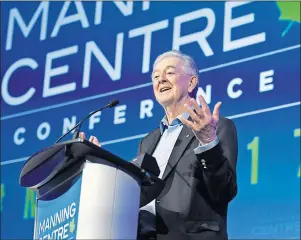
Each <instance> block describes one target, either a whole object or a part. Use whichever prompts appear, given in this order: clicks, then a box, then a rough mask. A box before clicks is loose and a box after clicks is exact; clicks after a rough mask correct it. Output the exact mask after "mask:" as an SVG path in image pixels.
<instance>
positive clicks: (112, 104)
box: [109, 99, 119, 108]
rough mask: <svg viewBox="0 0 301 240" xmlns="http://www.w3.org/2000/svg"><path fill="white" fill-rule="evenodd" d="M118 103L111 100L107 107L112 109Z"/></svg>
mask: <svg viewBox="0 0 301 240" xmlns="http://www.w3.org/2000/svg"><path fill="white" fill-rule="evenodd" d="M118 103H119V101H118V100H116V99H115V100H112V101H111V102H109V107H110V108H112V107H115V106H116V105H117V104H118Z"/></svg>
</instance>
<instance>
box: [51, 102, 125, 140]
mask: <svg viewBox="0 0 301 240" xmlns="http://www.w3.org/2000/svg"><path fill="white" fill-rule="evenodd" d="M118 103H119V101H118V100H116V99H115V100H112V101H110V102H109V103H108V104H107V105H105V106H104V107H102V108H99V109H97V110H95V111H93V112H91V113H90V114H89V115H88V116H86V117H85V118H84V119H83V120H81V121H80V122H78V123H77V124H76V125H75V126H74V127H73V128H71V129H70V130H69V131H68V132H66V133H65V134H63V135H62V136H61V137H60V138H59V139H58V140H56V142H55V143H58V142H59V141H61V140H62V138H64V137H65V136H66V135H67V134H69V133H70V132H71V131H73V130H74V129H75V128H76V130H75V132H74V134H73V137H72V139H75V138H78V136H79V133H80V127H81V125H82V123H83V122H84V121H86V120H87V119H88V118H90V117H91V116H92V115H93V114H95V113H97V112H101V111H102V110H104V109H105V108H112V107H115V106H116V105H117V104H118Z"/></svg>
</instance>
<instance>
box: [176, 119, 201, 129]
mask: <svg viewBox="0 0 301 240" xmlns="http://www.w3.org/2000/svg"><path fill="white" fill-rule="evenodd" d="M179 119H180V120H181V122H182V123H183V124H185V125H186V126H187V127H189V128H191V129H193V130H195V131H196V130H197V126H196V124H195V123H193V122H191V121H189V120H187V119H185V118H183V117H179Z"/></svg>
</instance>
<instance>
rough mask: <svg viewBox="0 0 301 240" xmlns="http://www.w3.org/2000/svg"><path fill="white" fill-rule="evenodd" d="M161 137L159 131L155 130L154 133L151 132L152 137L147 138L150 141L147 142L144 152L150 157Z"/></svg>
mask: <svg viewBox="0 0 301 240" xmlns="http://www.w3.org/2000/svg"><path fill="white" fill-rule="evenodd" d="M160 137H161V132H160V129H159V128H158V129H156V130H155V131H154V132H152V135H151V136H149V138H150V139H151V140H150V141H148V142H147V143H148V145H147V146H146V149H145V152H146V153H148V154H150V155H152V154H153V153H154V151H155V149H156V146H157V144H158V142H159V140H160Z"/></svg>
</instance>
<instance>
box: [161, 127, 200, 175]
mask: <svg viewBox="0 0 301 240" xmlns="http://www.w3.org/2000/svg"><path fill="white" fill-rule="evenodd" d="M193 137H194V134H193V132H192V131H191V130H190V129H189V128H188V127H186V126H185V125H184V126H183V129H182V131H181V133H180V135H179V137H178V140H177V141H176V143H175V146H174V148H173V150H172V153H171V155H170V157H169V160H168V163H167V166H166V168H165V171H164V173H163V176H162V179H165V178H166V177H167V176H168V174H169V173H170V171H171V170H172V169H173V168H174V166H175V165H176V164H177V162H178V161H179V160H180V158H181V156H182V154H183V153H184V151H185V149H186V148H187V145H188V144H189V142H190V141H191V140H192V138H193Z"/></svg>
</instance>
